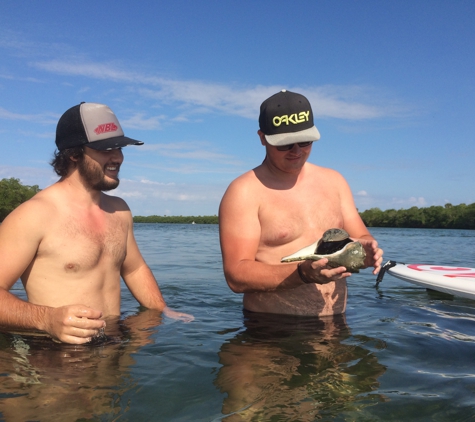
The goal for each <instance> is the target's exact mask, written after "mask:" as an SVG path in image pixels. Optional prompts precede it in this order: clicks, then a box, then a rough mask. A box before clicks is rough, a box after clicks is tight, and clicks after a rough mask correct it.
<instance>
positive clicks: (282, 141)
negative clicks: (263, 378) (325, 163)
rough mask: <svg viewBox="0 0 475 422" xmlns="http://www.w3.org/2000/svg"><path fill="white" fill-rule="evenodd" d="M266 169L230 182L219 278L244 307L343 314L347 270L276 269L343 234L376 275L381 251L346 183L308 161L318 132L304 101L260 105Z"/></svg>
mask: <svg viewBox="0 0 475 422" xmlns="http://www.w3.org/2000/svg"><path fill="white" fill-rule="evenodd" d="M259 127H260V130H259V131H258V132H257V133H258V135H259V138H260V140H261V143H262V145H263V146H264V147H265V148H266V157H265V159H264V162H263V163H262V164H261V165H260V166H258V167H256V168H255V169H253V170H251V171H249V172H247V173H245V174H243V175H241V176H240V177H238V178H237V179H235V180H234V181H233V182H232V183H231V184H230V186H229V187H228V189H227V191H226V193H225V194H224V197H223V199H222V201H221V205H220V210H219V230H220V241H221V251H222V255H223V267H224V275H225V277H226V281H227V282H228V285H229V287H230V288H231V290H232V291H234V292H235V293H244V308H245V309H247V310H249V311H254V312H267V313H278V314H292V315H314V316H323V315H334V314H340V313H343V312H345V308H346V298H347V287H346V279H347V277H349V276H350V275H351V274H350V273H349V272H347V271H346V268H344V267H339V268H333V269H332V268H330V267H328V266H327V265H326V264H327V262H328V260H327V259H321V260H319V261H303V262H300V263H299V264H298V265H299V266H300V268H298V266H297V264H295V263H289V264H281V263H280V260H281V258H282V257H284V256H287V255H291V254H293V253H294V252H296V251H298V250H299V249H301V248H303V247H305V246H308V245H310V244H312V243H313V242H315V241H316V240H317V239H319V238H321V236H322V234H323V233H324V232H325V231H326V230H327V229H330V228H343V229H345V230H346V231H347V232H348V233H349V234H350V236H351V237H352V238H353V239H355V240H358V241H360V242H361V243H362V244H363V246H364V248H365V251H366V260H365V265H366V266H367V267H369V266H373V267H374V270H373V273H374V274H377V273H378V272H379V269H380V266H381V262H382V255H383V251H382V250H381V249H379V248H378V244H377V242H376V240H374V238H373V237H372V236H371V234H370V233H369V231H368V230H367V228H366V227H365V225H364V223H363V221H362V220H361V218H360V216H359V214H358V211H357V210H356V207H355V204H354V201H353V196H352V194H351V191H350V188H349V186H348V184H347V182H346V181H345V179H344V178H343V177H342V176H341V175H340V174H339V173H338V172H336V171H334V170H331V169H328V168H324V167H319V166H316V165H313V164H310V163H308V162H307V159H308V157H309V155H310V152H311V150H312V145H313V142H314V141H318V139H320V133H319V132H318V130H317V128H316V127H315V126H314V123H313V113H312V109H311V106H310V103H309V102H308V100H307V99H306V98H305V97H304V96H302V95H300V94H296V93H293V92H289V91H285V90H284V91H282V92H279V93H277V94H275V95H273V96H272V97H270V98H268V99H267V100H266V101H264V102H263V103H262V105H261V109H260V116H259Z"/></svg>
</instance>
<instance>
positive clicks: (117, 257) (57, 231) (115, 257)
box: [37, 216, 127, 272]
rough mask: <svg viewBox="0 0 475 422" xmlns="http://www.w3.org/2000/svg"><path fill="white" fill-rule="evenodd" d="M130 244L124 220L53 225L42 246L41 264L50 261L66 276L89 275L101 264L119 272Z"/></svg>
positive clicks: (78, 219) (76, 221)
mask: <svg viewBox="0 0 475 422" xmlns="http://www.w3.org/2000/svg"><path fill="white" fill-rule="evenodd" d="M126 244H127V227H126V224H125V223H124V222H123V221H122V220H121V219H120V218H118V217H114V216H110V217H108V218H105V219H102V220H101V221H97V220H93V219H90V220H89V221H88V220H87V219H84V218H74V217H72V218H70V219H65V220H62V221H60V222H58V223H57V224H52V225H51V227H50V230H49V231H48V232H47V234H46V235H45V237H44V238H43V240H42V241H41V243H40V245H39V248H38V253H37V261H40V260H42V261H43V262H48V261H50V262H51V264H52V265H53V266H58V267H61V268H62V269H63V270H64V271H66V272H79V271H87V270H90V269H94V268H96V267H97V266H98V265H99V264H100V263H103V264H105V265H107V266H112V267H117V268H119V267H120V266H121V265H122V262H123V260H124V259H125V254H126Z"/></svg>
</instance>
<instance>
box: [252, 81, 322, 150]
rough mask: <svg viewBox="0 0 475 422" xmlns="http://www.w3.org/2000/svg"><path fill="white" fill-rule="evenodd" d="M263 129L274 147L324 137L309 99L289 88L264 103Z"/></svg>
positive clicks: (260, 122)
mask: <svg viewBox="0 0 475 422" xmlns="http://www.w3.org/2000/svg"><path fill="white" fill-rule="evenodd" d="M259 128H260V130H261V131H262V132H263V133H264V134H265V137H266V140H267V142H268V143H269V144H271V145H274V146H280V145H289V144H294V143H296V142H310V141H311V142H314V141H318V140H319V139H320V132H319V131H318V129H317V128H316V127H315V125H314V123H313V112H312V107H311V106H310V103H309V101H308V100H307V98H305V97H304V96H303V95H301V94H297V93H295V92H290V91H287V90H285V89H283V90H282V91H280V92H278V93H277V94H274V95H272V97H269V98H268V99H267V100H265V101H264V102H263V103H262V104H261V111H260V114H259Z"/></svg>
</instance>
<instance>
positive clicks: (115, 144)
mask: <svg viewBox="0 0 475 422" xmlns="http://www.w3.org/2000/svg"><path fill="white" fill-rule="evenodd" d="M85 145H86V146H87V147H89V148H92V149H95V150H98V151H107V150H110V149H117V148H123V147H126V146H127V145H143V142H142V141H137V140H135V139H132V138H127V136H116V137H115V138H109V139H104V140H102V141H94V142H89V143H87V144H85Z"/></svg>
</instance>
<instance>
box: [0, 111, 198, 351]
mask: <svg viewBox="0 0 475 422" xmlns="http://www.w3.org/2000/svg"><path fill="white" fill-rule="evenodd" d="M141 144H143V142H140V141H136V140H134V139H130V138H127V137H125V136H124V133H123V131H122V128H121V126H120V124H119V121H118V120H117V117H116V116H115V114H114V113H113V112H112V110H111V109H110V108H109V107H107V106H105V105H103V104H96V103H81V104H79V105H77V106H75V107H72V108H71V109H69V110H67V111H66V112H65V113H64V114H63V116H62V117H61V119H60V120H59V122H58V126H57V129H56V146H57V148H58V151H57V152H56V153H55V157H54V159H53V161H52V163H51V164H52V165H53V167H54V169H55V171H56V173H57V174H58V175H59V176H61V179H60V180H59V181H58V182H57V183H55V184H54V185H52V186H50V187H48V188H46V189H44V190H42V191H41V192H39V193H38V194H37V195H36V196H34V197H33V198H32V199H30V200H29V201H27V202H25V203H23V204H22V205H20V206H19V207H18V208H17V209H15V210H14V211H13V212H12V213H11V214H10V215H9V216H8V217H7V218H6V219H5V220H4V222H3V223H2V224H1V225H0V326H1V327H2V328H4V329H7V330H9V331H38V330H39V331H41V332H43V333H46V334H48V335H49V336H51V337H52V338H53V339H55V340H59V341H61V342H66V343H73V344H81V343H86V342H88V341H90V340H91V338H92V337H94V336H95V335H97V334H98V333H99V332H100V331H101V330H103V329H104V327H105V326H106V321H105V320H106V319H107V317H109V316H118V315H120V277H122V278H123V279H124V281H125V283H126V285H127V287H128V288H129V290H130V291H131V293H132V294H133V295H134V297H135V298H136V299H137V301H138V302H139V303H140V304H141V305H142V306H145V307H147V308H150V309H157V310H160V311H163V312H164V313H165V315H168V316H171V317H174V318H180V319H184V320H191V319H192V318H193V317H192V316H190V315H186V314H182V313H178V312H175V311H172V310H170V309H169V308H167V307H166V304H165V301H164V300H163V297H162V295H161V292H160V289H159V287H158V285H157V282H156V280H155V278H154V276H153V274H152V272H151V270H150V269H149V267H148V266H147V265H146V263H145V261H144V259H143V257H142V255H141V253H140V251H139V249H138V247H137V244H136V241H135V238H134V233H133V221H132V215H131V212H130V210H129V208H128V207H127V204H126V203H125V202H124V201H123V200H122V199H120V198H118V197H114V196H109V195H106V194H104V193H103V192H102V191H108V190H111V189H114V188H116V187H117V186H118V185H119V178H118V175H119V169H120V166H121V164H122V162H123V159H124V156H123V154H122V150H121V148H122V147H124V146H126V145H141ZM19 278H21V280H22V282H23V285H24V287H25V290H26V293H27V296H28V302H25V301H23V300H20V299H19V298H17V297H16V296H15V295H13V294H11V293H10V292H9V290H10V289H11V287H12V286H13V284H14V283H15V282H16V281H17V280H18V279H19Z"/></svg>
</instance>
